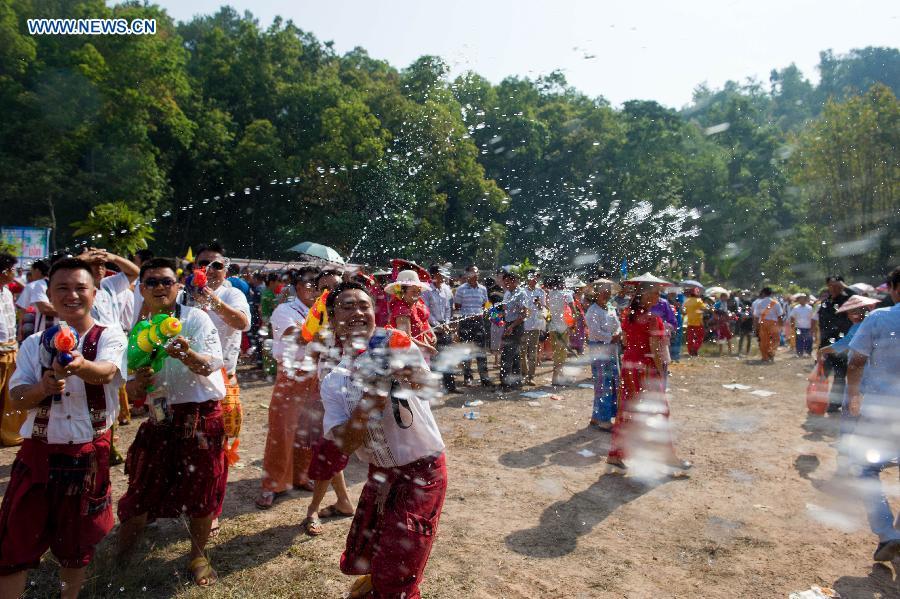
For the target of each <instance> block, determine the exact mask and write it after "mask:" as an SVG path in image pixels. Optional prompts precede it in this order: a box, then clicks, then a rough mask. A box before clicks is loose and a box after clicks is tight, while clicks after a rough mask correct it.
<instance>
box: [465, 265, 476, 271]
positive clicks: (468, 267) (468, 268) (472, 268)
mask: <svg viewBox="0 0 900 599" xmlns="http://www.w3.org/2000/svg"><path fill="white" fill-rule="evenodd" d="M477 269H478V267H477V266H475V265H474V264H470V265H468V266H467V267H466V272H472V271H473V270H477Z"/></svg>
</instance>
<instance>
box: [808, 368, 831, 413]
mask: <svg viewBox="0 0 900 599" xmlns="http://www.w3.org/2000/svg"><path fill="white" fill-rule="evenodd" d="M829 388H830V385H829V384H828V379H827V378H826V377H825V369H824V368H823V367H822V364H816V370H815V373H814V376H813V378H812V379H811V380H810V381H809V384H808V385H806V409H807V410H809V413H810V414H817V415H819V416H821V415H822V414H824V413H825V411H826V410H827V409H828V391H829Z"/></svg>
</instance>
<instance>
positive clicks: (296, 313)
mask: <svg viewBox="0 0 900 599" xmlns="http://www.w3.org/2000/svg"><path fill="white" fill-rule="evenodd" d="M308 313H309V307H308V306H307V305H306V304H304V303H303V302H301V301H300V300H298V299H293V300H291V301H289V302H287V303H284V304H280V305H278V307H276V308H275V310H274V311H273V312H272V316H271V317H270V318H269V324H270V325H271V328H272V357H274V358H275V361H276V362H278V363H279V364H280V363H281V359H282V356H283V355H284V346H285V343H284V341H283V340H282V337H284V332H285V331H286V330H288V329H290V328H292V327H293V328H296V329H298V330H299V329H300V327H301V326H302V325H303V321H304V320H305V319H306V315H307V314H308ZM305 352H306V345H304V344H302V343H298V344H297V354H296V356H295V358H294V359H295V360H297V361H298V362H299V361H300V360H302V359H303V356H304V354H305Z"/></svg>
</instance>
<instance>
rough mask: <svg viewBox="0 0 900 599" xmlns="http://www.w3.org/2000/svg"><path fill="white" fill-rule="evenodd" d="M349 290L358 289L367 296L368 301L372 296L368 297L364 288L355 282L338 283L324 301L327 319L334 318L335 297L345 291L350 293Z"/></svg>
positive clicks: (367, 292)
mask: <svg viewBox="0 0 900 599" xmlns="http://www.w3.org/2000/svg"><path fill="white" fill-rule="evenodd" d="M351 289H359V290H360V291H362V292H363V293H365V294H366V295H368V296H369V299H371V298H372V296H371V295H369V290H368V289H366V286H365V285H363V284H362V283H358V282H356V281H343V282H341V283H338V284H337V285H336V286H335V287H334V289H332V290H331V293H329V294H328V297H327V298H326V299H325V310H326V311H327V312H328V318H334V303H335V302H336V301H337V297H338V296H339V295H340V294H342V293H344V292H345V291H350V290H351Z"/></svg>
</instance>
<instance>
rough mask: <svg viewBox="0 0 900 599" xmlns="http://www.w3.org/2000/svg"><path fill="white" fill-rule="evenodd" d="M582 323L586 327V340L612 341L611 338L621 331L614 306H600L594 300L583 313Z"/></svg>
mask: <svg viewBox="0 0 900 599" xmlns="http://www.w3.org/2000/svg"><path fill="white" fill-rule="evenodd" d="M584 323H585V327H586V328H587V333H588V341H594V342H599V343H612V338H613V337H614V336H615V335H617V334H618V333H621V332H622V326H621V324H620V323H619V317H618V316H617V315H616V310H615V308H613V309H609V308H602V307H600V306H598V305H597V303H596V302H594V303H593V304H591V307H590V308H588V310H587V313H586V314H585V315H584Z"/></svg>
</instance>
